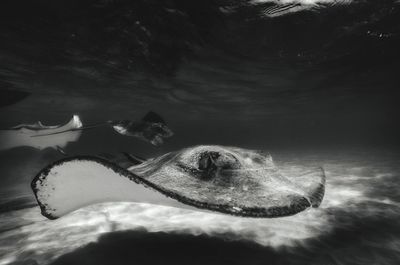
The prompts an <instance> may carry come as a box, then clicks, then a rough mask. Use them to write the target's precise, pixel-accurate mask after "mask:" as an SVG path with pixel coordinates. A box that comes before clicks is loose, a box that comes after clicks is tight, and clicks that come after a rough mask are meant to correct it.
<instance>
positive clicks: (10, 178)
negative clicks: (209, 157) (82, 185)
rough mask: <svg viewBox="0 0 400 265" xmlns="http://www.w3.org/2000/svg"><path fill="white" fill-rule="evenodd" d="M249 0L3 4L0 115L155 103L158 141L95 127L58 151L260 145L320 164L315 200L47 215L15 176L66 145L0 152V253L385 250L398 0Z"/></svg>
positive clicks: (376, 257) (8, 121)
mask: <svg viewBox="0 0 400 265" xmlns="http://www.w3.org/2000/svg"><path fill="white" fill-rule="evenodd" d="M255 2H257V1H217V0H215V1H211V0H208V1H191V2H190V3H188V1H183V0H182V1H179V0H176V1H145V0H142V1H132V2H129V1H119V0H118V1H91V0H86V1H62V0H59V1H47V0H41V1H35V2H31V1H23V0H18V1H3V2H2V3H1V4H0V92H1V93H0V96H1V97H2V99H1V100H0V102H1V106H0V107H1V109H0V127H1V128H8V127H11V126H14V125H17V124H20V123H33V122H36V121H38V120H40V121H42V122H43V123H44V124H49V125H52V124H60V123H63V122H64V121H66V120H68V119H69V118H70V117H71V116H72V115H73V114H78V115H79V116H80V117H81V119H82V121H83V123H84V124H91V123H96V122H102V121H106V120H117V119H129V120H137V119H140V118H141V117H142V116H143V115H144V114H145V113H146V112H148V111H149V110H153V111H156V112H157V113H159V114H160V115H161V116H163V118H165V120H166V121H167V123H168V125H169V127H170V128H171V129H172V130H173V131H174V132H175V135H174V137H172V138H170V139H169V140H168V141H167V142H166V143H165V144H164V145H163V146H161V147H159V148H156V147H153V146H151V145H150V144H148V143H146V142H144V141H140V140H138V139H135V138H127V137H123V136H121V135H117V134H116V133H114V132H113V131H111V130H109V129H107V128H99V129H96V130H88V131H84V132H83V134H82V136H81V138H80V140H79V141H78V142H73V143H70V144H68V145H67V147H66V148H65V151H66V152H67V153H68V155H78V154H91V155H96V154H100V153H111V154H112V153H119V152H122V151H128V152H130V153H134V154H137V155H140V156H144V157H152V156H157V155H161V154H164V153H166V152H168V151H173V150H177V149H180V148H184V147H188V146H193V145H198V144H218V145H232V146H239V147H243V148H251V149H261V150H266V151H268V152H270V153H271V154H272V156H273V158H274V161H275V162H276V164H277V165H278V166H279V167H280V168H281V169H282V170H283V171H285V170H286V171H291V172H297V171H301V170H303V169H305V168H307V167H312V166H323V167H324V169H325V171H326V176H327V191H326V195H325V198H324V201H323V203H322V205H321V207H320V208H318V209H312V210H309V211H306V212H303V213H300V214H298V215H296V216H292V217H287V218H277V219H248V218H237V217H230V216H225V215H218V214H213V213H208V212H196V211H190V210H184V209H177V208H168V207H164V206H157V205H147V204H143V203H138V204H131V203H116V204H105V205H97V206H93V207H91V208H90V207H89V208H87V209H83V210H80V211H78V212H75V213H72V214H71V215H68V216H66V217H65V218H61V219H59V220H57V221H48V220H46V219H45V218H44V217H42V216H41V215H40V212H39V209H38V208H37V207H36V203H35V201H34V198H33V194H32V192H31V190H30V186H29V185H30V181H31V179H32V178H33V176H34V175H36V173H37V172H38V171H39V170H40V169H41V168H43V167H44V166H46V165H47V164H49V163H51V162H53V161H55V160H57V159H60V158H63V157H64V156H63V155H62V154H60V153H59V152H57V151H55V150H53V149H45V150H41V151H40V150H36V149H33V148H31V147H19V148H14V149H9V150H0V173H1V174H0V175H1V176H0V196H1V198H0V211H1V217H0V218H1V219H0V231H1V232H0V264H35V262H37V263H38V264H49V263H55V264H77V263H79V264H80V263H84V264H123V263H129V264H131V263H136V264H154V263H161V262H162V263H175V264H181V263H182V264H184V263H185V264H186V263H188V262H190V263H198V264H224V263H231V264H265V263H267V262H268V263H271V264H397V263H398V262H399V260H400V253H399V251H398V249H400V241H399V235H400V226H399V222H398V221H397V220H398V218H399V217H400V211H399V203H400V193H399V187H400V180H399V174H400V168H399V162H400V151H399V148H398V147H399V140H398V135H400V127H399V125H398V120H399V113H400V112H399V104H398V92H397V90H398V87H399V84H400V82H399V81H400V79H399V74H400V73H399V69H400V65H399V62H400V53H399V51H398V47H400V28H399V27H400V26H399V25H400V23H399V22H400V21H399V20H400V6H399V3H398V2H396V1H389V0H385V1H377V0H376V1H374V0H370V1H361V0H360V1H342V2H339V1H336V2H333V1H332V2H330V1H326V2H324V3H320V4H318V5H307V4H306V3H309V2H313V1H309V2H307V1H304V2H302V1H298V2H301V4H302V5H301V9H300V10H298V11H297V12H293V13H287V14H286V13H283V14H282V15H280V16H276V17H268V16H267V15H266V14H265V13H263V12H262V11H263V10H265V9H266V8H268V7H270V6H271V5H272V4H271V3H270V2H268V1H258V2H260V3H258V4H256V3H255ZM261 2H262V3H261ZM2 140H3V139H0V141H2Z"/></svg>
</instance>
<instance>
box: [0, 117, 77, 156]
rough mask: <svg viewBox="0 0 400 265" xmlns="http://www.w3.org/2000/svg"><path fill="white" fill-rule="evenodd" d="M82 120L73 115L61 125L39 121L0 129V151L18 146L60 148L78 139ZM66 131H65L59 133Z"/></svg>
mask: <svg viewBox="0 0 400 265" xmlns="http://www.w3.org/2000/svg"><path fill="white" fill-rule="evenodd" d="M80 128H82V122H81V120H80V118H79V116H78V115H74V116H73V117H72V118H71V119H70V120H69V121H68V122H66V123H64V124H61V125H50V126H49V125H43V124H42V123H41V122H40V121H38V122H36V123H33V124H20V125H17V126H14V127H12V128H10V129H6V130H0V151H1V150H7V149H11V148H15V147H20V146H30V147H33V148H36V149H39V150H43V149H45V148H49V147H50V148H54V149H59V150H62V148H64V147H66V146H67V145H68V143H70V142H76V141H78V140H79V138H80V136H81V134H82V131H80V130H79V129H80ZM60 132H66V133H60Z"/></svg>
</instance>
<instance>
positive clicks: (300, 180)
mask: <svg viewBox="0 0 400 265" xmlns="http://www.w3.org/2000/svg"><path fill="white" fill-rule="evenodd" d="M127 160H128V161H130V164H129V163H128V164H127V163H122V161H116V163H114V162H112V161H110V160H106V159H104V158H99V157H94V156H92V157H91V156H78V157H71V158H67V159H63V160H60V161H57V162H55V163H53V164H51V165H49V166H48V167H46V168H44V169H43V170H41V171H40V172H39V174H38V175H37V176H36V177H35V178H34V179H33V181H32V184H31V186H32V189H33V191H34V193H35V196H36V199H37V201H38V203H39V205H40V207H41V211H42V214H43V215H44V216H46V217H47V218H49V219H56V218H59V217H61V216H63V215H65V214H67V213H69V212H72V211H74V210H77V209H79V208H81V207H84V206H87V205H91V204H94V203H100V202H108V201H136V202H141V201H143V200H145V201H150V202H152V203H160V204H166V205H174V206H176V204H174V203H173V202H171V201H179V202H181V203H183V204H184V205H189V206H194V207H197V208H200V209H205V210H211V211H216V212H220V213H226V214H232V215H237V216H243V217H280V216H288V215H293V214H296V213H298V212H301V211H303V210H305V209H307V208H310V207H318V206H319V205H320V203H321V201H322V199H323V196H324V192H325V174H324V171H323V169H322V168H321V169H318V170H311V171H309V172H306V173H303V174H298V175H297V176H284V175H282V174H281V173H280V171H279V169H278V168H277V167H276V166H275V164H274V163H273V161H272V158H271V156H270V155H269V154H265V153H263V152H259V151H254V150H247V149H242V148H236V147H222V146H195V147H191V148H186V149H183V150H180V151H177V152H171V153H167V154H165V155H162V156H160V157H157V158H153V159H149V160H147V161H144V162H143V160H142V159H138V158H137V157H135V156H130V155H129V156H127ZM138 187H139V188H142V189H143V190H144V191H143V190H140V191H139V190H138ZM146 191H149V192H153V193H155V194H157V195H165V196H167V197H169V198H170V199H167V198H165V199H160V198H158V197H154V196H148V195H143V194H144V193H143V192H146ZM154 191H156V192H154ZM165 196H161V197H165ZM171 198H172V199H173V200H171Z"/></svg>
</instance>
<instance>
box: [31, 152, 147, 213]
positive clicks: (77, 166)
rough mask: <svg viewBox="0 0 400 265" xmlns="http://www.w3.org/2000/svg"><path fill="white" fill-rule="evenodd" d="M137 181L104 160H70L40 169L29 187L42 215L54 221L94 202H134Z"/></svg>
mask: <svg viewBox="0 0 400 265" xmlns="http://www.w3.org/2000/svg"><path fill="white" fill-rule="evenodd" d="M138 182H140V178H139V177H137V176H136V175H134V174H132V173H131V172H129V171H127V170H125V169H123V168H121V167H119V166H117V165H115V164H113V163H110V162H108V161H107V160H104V159H101V158H97V157H73V158H67V159H63V160H60V161H57V162H55V163H53V164H51V165H50V166H48V167H46V168H44V169H43V170H41V171H40V172H39V174H38V175H37V176H36V177H35V178H34V179H33V181H32V183H31V187H32V190H33V192H34V193H35V196H36V199H37V201H38V204H39V206H40V208H41V211H42V214H43V215H44V216H46V217H47V218H49V219H57V218H59V217H61V216H63V215H65V214H67V213H69V212H72V211H74V210H77V209H79V208H81V207H84V206H87V205H91V204H94V203H101V202H109V201H137V200H138V199H140V198H137V197H138V194H135V192H134V190H135V187H137V186H138V184H137V183H138ZM140 186H141V185H140Z"/></svg>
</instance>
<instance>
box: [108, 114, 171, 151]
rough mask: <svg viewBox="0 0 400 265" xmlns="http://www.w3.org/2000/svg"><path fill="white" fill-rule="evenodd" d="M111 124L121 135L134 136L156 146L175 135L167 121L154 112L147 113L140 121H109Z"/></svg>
mask: <svg viewBox="0 0 400 265" xmlns="http://www.w3.org/2000/svg"><path fill="white" fill-rule="evenodd" d="M109 124H110V125H111V126H112V127H113V129H114V130H115V131H116V132H118V133H119V134H122V135H126V136H134V137H137V138H139V139H142V140H145V141H148V142H150V143H151V144H153V145H155V146H159V145H161V144H163V143H164V138H168V137H171V136H172V135H173V132H172V131H171V130H170V129H169V128H168V127H167V124H166V123H165V121H164V120H163V119H162V118H161V117H160V116H159V115H158V114H156V113H155V112H152V111H150V112H149V113H147V114H146V115H145V116H144V117H143V118H142V120H140V121H129V120H121V121H109Z"/></svg>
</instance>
